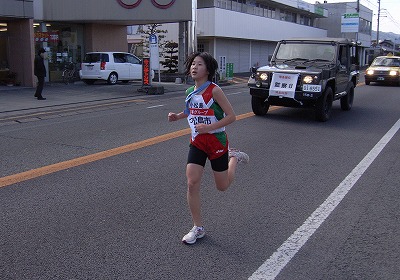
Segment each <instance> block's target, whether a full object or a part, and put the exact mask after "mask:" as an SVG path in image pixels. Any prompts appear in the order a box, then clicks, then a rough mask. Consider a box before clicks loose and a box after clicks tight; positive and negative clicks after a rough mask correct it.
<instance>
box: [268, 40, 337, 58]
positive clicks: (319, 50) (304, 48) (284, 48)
mask: <svg viewBox="0 0 400 280" xmlns="http://www.w3.org/2000/svg"><path fill="white" fill-rule="evenodd" d="M275 58H276V59H282V60H322V61H333V60H334V58H335V46H333V45H330V44H329V45H328V44H315V43H314V44H312V43H310V44H306V43H304V42H301V43H286V44H280V45H279V49H278V51H277V53H276V56H275Z"/></svg>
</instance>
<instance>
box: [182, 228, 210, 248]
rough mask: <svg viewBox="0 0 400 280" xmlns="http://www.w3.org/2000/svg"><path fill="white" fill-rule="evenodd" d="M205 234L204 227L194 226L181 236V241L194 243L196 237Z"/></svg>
mask: <svg viewBox="0 0 400 280" xmlns="http://www.w3.org/2000/svg"><path fill="white" fill-rule="evenodd" d="M205 234H206V231H205V230H204V227H198V226H194V227H193V228H192V229H191V230H190V231H189V232H188V234H186V235H185V236H184V237H183V238H182V242H183V243H186V244H194V243H195V242H196V240H197V238H202V237H204V235H205Z"/></svg>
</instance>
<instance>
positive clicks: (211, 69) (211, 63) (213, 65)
mask: <svg viewBox="0 0 400 280" xmlns="http://www.w3.org/2000/svg"><path fill="white" fill-rule="evenodd" d="M198 56H200V57H201V58H202V59H203V60H204V62H205V64H206V68H207V71H208V78H207V79H208V80H209V81H212V80H213V78H214V76H215V73H216V71H217V69H218V62H217V61H216V60H215V58H214V57H213V56H212V55H211V54H209V53H207V52H195V53H192V54H191V55H190V56H189V57H188V58H187V59H186V61H185V74H186V75H190V67H191V66H192V63H193V60H194V59H195V58H196V57H198Z"/></svg>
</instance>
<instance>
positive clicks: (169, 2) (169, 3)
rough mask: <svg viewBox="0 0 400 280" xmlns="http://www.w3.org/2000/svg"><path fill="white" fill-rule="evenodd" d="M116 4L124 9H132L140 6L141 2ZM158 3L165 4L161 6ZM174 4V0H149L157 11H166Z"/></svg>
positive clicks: (122, 0) (139, 0)
mask: <svg viewBox="0 0 400 280" xmlns="http://www.w3.org/2000/svg"><path fill="white" fill-rule="evenodd" d="M117 2H118V4H120V5H121V6H122V7H124V8H125V9H134V8H136V7H137V6H139V5H140V3H141V2H142V0H134V1H128V0H117ZM127 2H128V3H127ZM130 2H132V3H130ZM160 2H166V3H165V4H162V3H160ZM174 2H175V0H167V1H162V0H161V1H160V0H151V3H152V4H153V6H154V7H156V8H159V9H168V8H169V7H171V6H172V5H173V4H174Z"/></svg>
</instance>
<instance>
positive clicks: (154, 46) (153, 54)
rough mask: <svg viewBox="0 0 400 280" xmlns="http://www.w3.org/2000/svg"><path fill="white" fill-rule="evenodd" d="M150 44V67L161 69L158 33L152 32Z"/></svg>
mask: <svg viewBox="0 0 400 280" xmlns="http://www.w3.org/2000/svg"><path fill="white" fill-rule="evenodd" d="M149 45H150V58H151V61H150V62H151V64H150V68H151V69H153V70H159V69H160V61H159V60H160V59H159V50H158V36H157V35H156V34H151V35H150V36H149Z"/></svg>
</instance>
